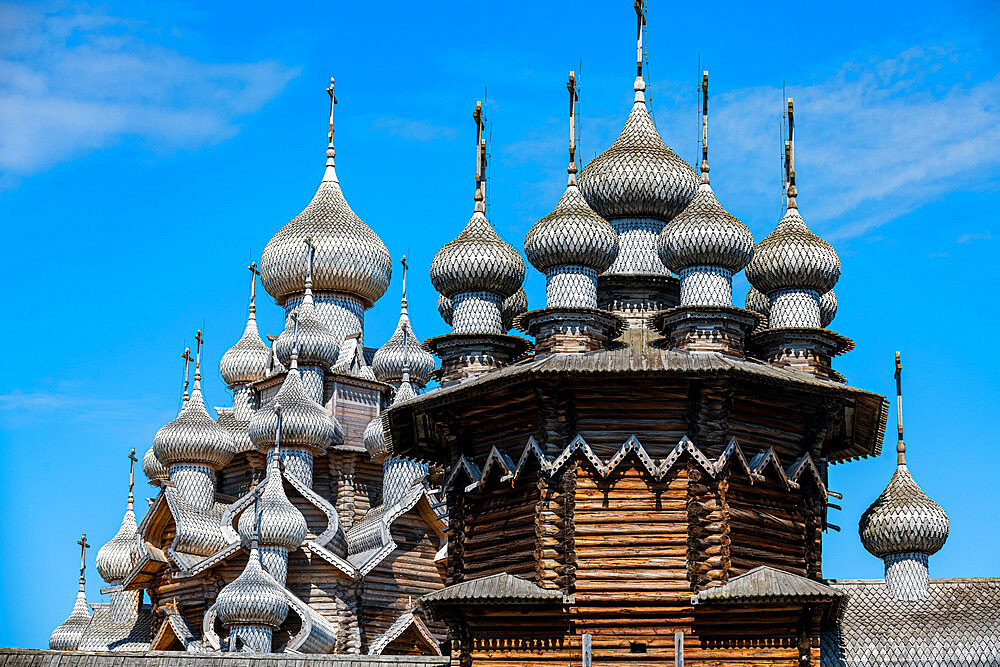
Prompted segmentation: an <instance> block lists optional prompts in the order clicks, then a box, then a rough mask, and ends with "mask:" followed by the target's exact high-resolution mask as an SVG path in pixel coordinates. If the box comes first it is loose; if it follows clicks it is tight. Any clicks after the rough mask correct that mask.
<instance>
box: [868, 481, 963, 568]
mask: <svg viewBox="0 0 1000 667" xmlns="http://www.w3.org/2000/svg"><path fill="white" fill-rule="evenodd" d="M859 532H860V534H861V543H862V544H863V545H864V547H865V549H867V550H868V552H869V553H871V554H872V555H874V556H877V557H879V558H885V557H886V556H890V555H892V554H900V553H919V554H925V555H928V556H929V555H931V554H934V553H936V552H937V551H938V550H939V549H940V548H941V547H943V546H944V543H945V540H947V539H948V515H947V514H945V511H944V510H943V509H942V508H941V506H940V505H938V504H937V503H936V502H934V501H933V500H931V499H930V498H929V497H927V494H925V493H924V492H923V490H922V489H921V488H920V487H919V486H917V482H916V481H915V480H914V479H913V475H911V474H910V471H909V469H908V468H907V467H906V465H905V464H903V465H899V466H897V468H896V472H895V473H894V474H893V476H892V479H891V480H890V481H889V485H888V486H887V487H886V488H885V491H883V492H882V495H880V496H879V497H878V499H876V500H875V502H874V503H872V506H871V507H869V508H868V509H867V510H866V511H865V513H864V514H863V515H862V516H861V522H860V524H859Z"/></svg>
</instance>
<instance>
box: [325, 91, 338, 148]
mask: <svg viewBox="0 0 1000 667" xmlns="http://www.w3.org/2000/svg"><path fill="white" fill-rule="evenodd" d="M326 92H327V94H329V95H330V132H329V134H327V137H329V139H330V148H333V107H334V106H336V104H337V96H336V95H334V94H333V77H332V76H331V77H330V87H329V88H327V89H326ZM330 157H333V156H332V155H331V156H330Z"/></svg>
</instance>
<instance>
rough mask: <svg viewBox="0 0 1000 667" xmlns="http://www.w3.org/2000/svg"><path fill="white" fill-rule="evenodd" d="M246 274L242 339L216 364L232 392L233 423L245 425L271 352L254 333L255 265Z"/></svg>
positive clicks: (256, 333) (255, 312) (255, 326)
mask: <svg viewBox="0 0 1000 667" xmlns="http://www.w3.org/2000/svg"><path fill="white" fill-rule="evenodd" d="M247 268H248V269H249V270H250V276H251V277H250V307H249V309H248V314H247V324H246V327H245V328H244V329H243V335H242V336H240V339H239V340H238V341H236V344H235V345H233V346H232V347H231V348H229V349H228V350H226V353H225V354H223V355H222V360H221V361H220V362H219V372H220V373H221V374H222V379H223V381H224V382H225V383H226V385H227V386H228V387H229V388H230V389H231V390H232V392H233V411H234V414H235V416H236V419H237V420H238V421H241V422H245V421H249V420H250V418H251V417H252V416H253V411H254V410H256V409H257V405H258V400H259V397H258V396H257V392H256V391H255V390H254V388H253V383H254V382H257V381H258V380H262V379H264V377H265V376H266V375H267V370H268V366H269V365H270V363H271V350H270V349H268V347H267V345H266V344H265V343H264V341H263V340H262V339H261V337H260V332H259V331H258V330H257V304H256V297H257V276H259V275H260V272H259V271H258V270H257V262H253V263H252V264H250V266H248V267H247Z"/></svg>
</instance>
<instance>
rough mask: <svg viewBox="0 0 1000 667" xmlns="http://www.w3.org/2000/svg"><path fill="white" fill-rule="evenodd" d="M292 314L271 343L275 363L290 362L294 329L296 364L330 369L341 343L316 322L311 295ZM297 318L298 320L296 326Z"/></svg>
mask: <svg viewBox="0 0 1000 667" xmlns="http://www.w3.org/2000/svg"><path fill="white" fill-rule="evenodd" d="M294 313H295V316H294V317H289V318H288V320H287V321H286V324H285V329H284V330H283V331H282V332H281V334H280V335H279V336H278V339H277V340H276V341H274V351H275V353H276V354H277V355H278V360H279V361H280V362H281V363H282V364H283V365H285V366H288V365H289V364H290V363H291V360H292V348H293V347H294V346H295V330H296V327H297V328H298V348H299V363H300V364H302V365H303V366H318V367H320V368H322V369H323V370H327V369H329V368H330V366H332V365H333V363H334V362H335V361H336V360H337V354H338V353H339V351H340V341H338V340H337V337H336V336H335V335H333V332H331V331H330V328H329V327H327V326H326V325H325V324H323V322H322V321H321V320H320V319H319V316H318V315H317V314H316V307H315V305H314V304H313V300H312V295H311V294H306V297H305V299H303V300H302V303H300V304H299V305H298V307H297V308H296V309H295V311H294ZM296 319H297V320H298V322H297V324H296Z"/></svg>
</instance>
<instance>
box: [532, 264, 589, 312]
mask: <svg viewBox="0 0 1000 667" xmlns="http://www.w3.org/2000/svg"><path fill="white" fill-rule="evenodd" d="M545 305H546V307H548V308H597V271H596V270H594V269H592V268H590V267H588V266H581V265H578V264H576V265H574V264H564V265H560V266H554V267H552V268H549V269H546V270H545Z"/></svg>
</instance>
